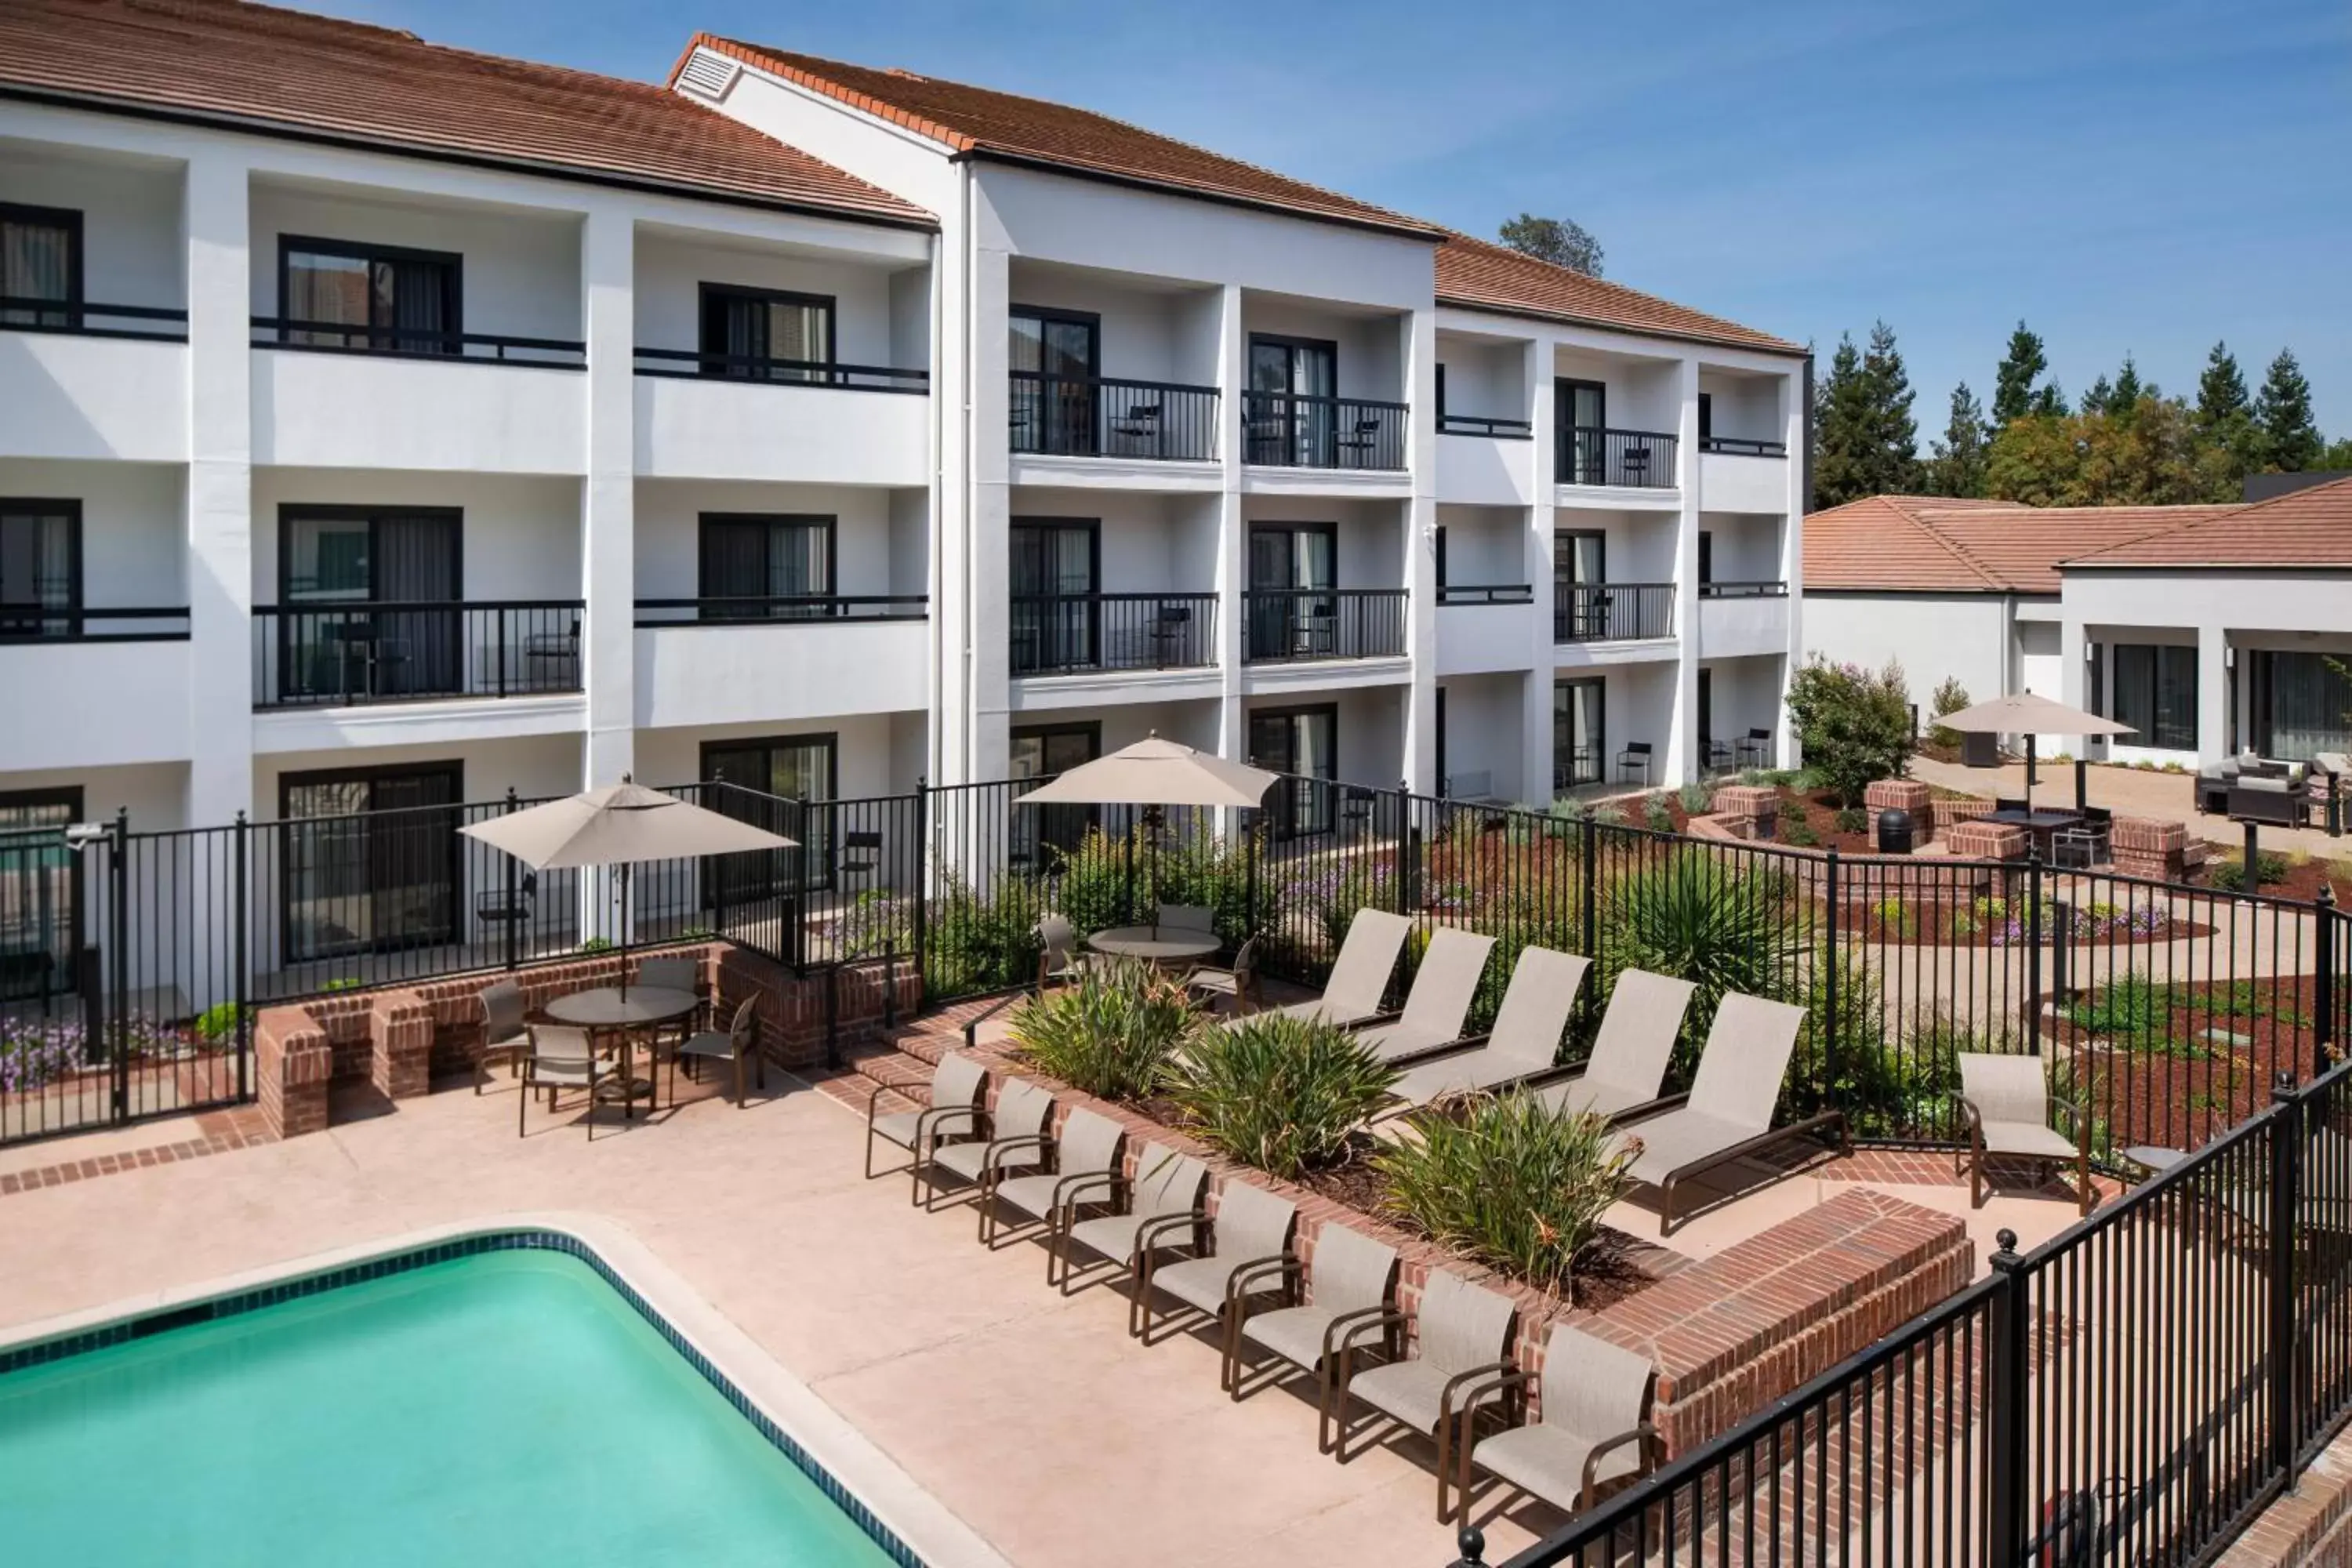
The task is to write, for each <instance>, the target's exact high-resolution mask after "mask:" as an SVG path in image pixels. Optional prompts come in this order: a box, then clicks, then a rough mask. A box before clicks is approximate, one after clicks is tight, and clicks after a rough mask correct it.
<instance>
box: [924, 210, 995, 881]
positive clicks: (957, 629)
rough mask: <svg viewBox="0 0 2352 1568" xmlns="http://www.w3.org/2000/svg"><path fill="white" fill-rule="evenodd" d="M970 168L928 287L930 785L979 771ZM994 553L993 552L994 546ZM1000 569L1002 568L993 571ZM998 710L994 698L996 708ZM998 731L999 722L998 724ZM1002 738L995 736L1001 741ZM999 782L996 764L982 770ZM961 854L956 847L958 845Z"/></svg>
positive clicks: (944, 216) (960, 780)
mask: <svg viewBox="0 0 2352 1568" xmlns="http://www.w3.org/2000/svg"><path fill="white" fill-rule="evenodd" d="M957 191H958V193H959V195H958V199H957V200H956V201H955V202H952V203H950V204H949V208H948V210H947V211H945V212H942V213H941V214H940V239H939V246H938V248H937V250H936V252H935V254H936V255H937V257H938V258H939V265H938V268H936V272H935V276H934V277H933V279H932V284H931V287H932V288H933V289H937V290H938V294H939V313H938V321H939V331H938V332H937V333H936V334H935V335H934V340H933V343H932V351H931V352H932V359H931V409H932V418H933V420H934V421H935V423H936V426H937V429H938V433H939V434H938V439H939V447H940V460H939V473H938V485H937V494H936V496H935V497H934V502H933V504H934V506H935V507H936V509H937V512H936V515H937V518H938V524H937V531H936V532H935V533H934V534H933V536H932V540H931V552H932V559H933V560H934V561H935V562H936V563H937V566H936V571H937V574H938V584H939V586H938V591H937V592H936V593H935V594H934V595H932V598H931V605H930V611H931V617H932V619H933V621H934V622H935V623H936V624H937V626H938V631H937V634H936V639H937V646H938V648H939V665H938V667H937V668H936V670H935V671H934V672H933V692H934V697H933V707H932V710H931V723H932V727H933V730H934V732H935V737H936V738H935V740H934V742H933V747H934V750H935V752H936V756H937V761H938V769H937V771H936V772H935V773H933V774H932V775H931V782H932V783H933V784H969V783H971V782H972V781H973V780H974V779H975V778H976V777H977V776H979V775H976V774H975V773H973V772H972V763H971V736H972V724H973V720H974V698H973V694H972V668H971V654H972V649H973V624H974V618H975V616H978V615H979V614H980V611H981V609H982V606H981V605H979V604H978V603H977V602H976V598H975V595H974V591H973V567H974V562H973V544H972V526H971V517H972V497H973V474H974V469H973V458H974V451H975V448H976V447H977V446H979V445H980V444H982V437H984V436H986V435H987V434H988V432H987V430H986V426H982V425H981V424H979V423H978V421H977V416H976V413H975V404H974V394H975V392H976V391H977V390H978V388H977V385H976V383H975V382H974V380H973V377H974V375H975V374H977V373H976V372H975V370H974V368H973V362H972V349H973V344H974V343H975V342H977V341H979V340H977V339H976V338H975V336H974V331H975V329H974V326H973V321H972V318H973V314H974V310H975V300H974V299H973V295H972V290H971V282H970V279H971V268H972V244H971V223H970V221H969V220H970V216H971V168H970V166H969V165H967V166H965V167H964V168H963V169H962V170H961V173H960V174H959V175H958V178H957ZM994 331H995V333H996V337H997V353H999V355H1002V354H1003V352H1004V351H1003V337H1004V331H1005V328H1004V323H1003V321H1002V320H1001V319H1000V320H998V321H996V322H995V326H994ZM997 363H998V373H999V374H998V378H997V379H998V381H999V382H1000V384H1001V383H1002V381H1003V361H1002V359H1000V360H999V361H998V362H997ZM1003 405H1004V394H1003V390H1002V388H1001V386H1000V389H999V390H998V391H997V393H996V395H995V399H994V402H993V404H992V406H994V407H996V408H998V409H999V410H1000V413H999V415H998V417H997V423H996V430H995V432H994V441H995V444H996V447H997V450H998V453H999V457H998V458H997V461H998V463H999V465H1000V468H999V474H1000V476H1001V475H1002V472H1003V470H1002V467H1001V465H1002V464H1003V456H1002V453H1003V446H1004V441H1005V426H1004V419H1003V414H1002V412H1001V411H1002V409H1003ZM1000 553H1001V552H1000ZM997 571H998V573H999V574H1000V575H1001V574H1002V573H1003V566H1002V565H1001V564H1000V565H999V566H998V568H997ZM1003 616H1004V611H1003V608H1002V607H1000V608H999V609H998V610H997V611H996V612H995V616H994V619H993V620H992V623H991V624H993V625H995V626H996V627H997V631H998V637H999V640H1000V641H1002V639H1003ZM998 705H999V707H1000V708H1001V707H1002V706H1003V704H1002V702H1001V701H1000V703H999V704H998ZM1000 727H1001V726H1000ZM1000 744H1001V742H1000ZM988 776H989V777H991V778H1002V777H1003V776H1004V770H1003V767H1002V766H1000V767H999V768H998V770H997V771H996V772H995V773H992V774H990V775H988ZM959 853H960V851H959Z"/></svg>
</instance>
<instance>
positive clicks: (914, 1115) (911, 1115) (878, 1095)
mask: <svg viewBox="0 0 2352 1568" xmlns="http://www.w3.org/2000/svg"><path fill="white" fill-rule="evenodd" d="M889 1087H890V1086H889V1085H888V1084H883V1083H877V1084H876V1085H875V1086H874V1092H873V1093H871V1094H869V1095H867V1096H866V1180H867V1181H869V1182H870V1181H872V1180H873V1179H874V1178H875V1177H876V1176H877V1175H886V1176H887V1175H889V1174H892V1173H894V1172H896V1171H897V1170H898V1169H899V1168H900V1167H898V1166H895V1165H894V1166H892V1167H891V1169H890V1170H889V1171H881V1172H877V1171H876V1170H875V1169H874V1140H876V1139H877V1138H879V1139H881V1140H882V1141H883V1142H886V1143H896V1144H897V1145H898V1147H899V1148H901V1149H904V1150H905V1151H907V1153H908V1163H907V1165H906V1166H905V1167H904V1168H905V1169H906V1170H907V1171H908V1172H909V1173H910V1175H909V1177H908V1184H907V1201H908V1203H910V1204H911V1203H917V1202H919V1201H920V1200H921V1197H922V1190H923V1167H924V1166H926V1165H928V1164H929V1163H930V1158H931V1152H932V1151H935V1150H936V1149H938V1148H939V1146H940V1138H941V1136H942V1135H943V1134H949V1133H953V1134H957V1135H960V1136H961V1137H963V1138H971V1137H975V1136H977V1135H979V1134H980V1133H981V1132H982V1131H985V1130H986V1128H987V1126H988V1096H987V1091H988V1069H987V1068H983V1067H982V1066H981V1065H980V1064H979V1063H978V1062H976V1061H974V1060H972V1059H971V1058H970V1057H968V1056H965V1055H963V1054H962V1053H961V1052H958V1051H950V1052H949V1053H948V1054H947V1055H945V1056H943V1057H941V1058H940V1060H939V1065H938V1066H936V1067H934V1068H931V1089H930V1104H929V1106H928V1107H927V1108H925V1109H924V1110H901V1111H897V1112H894V1113H893V1114H891V1115H888V1116H877V1115H876V1114H875V1113H874V1111H875V1108H876V1107H877V1105H879V1104H880V1103H881V1100H882V1094H883V1091H884V1090H885V1089H888V1088H889Z"/></svg>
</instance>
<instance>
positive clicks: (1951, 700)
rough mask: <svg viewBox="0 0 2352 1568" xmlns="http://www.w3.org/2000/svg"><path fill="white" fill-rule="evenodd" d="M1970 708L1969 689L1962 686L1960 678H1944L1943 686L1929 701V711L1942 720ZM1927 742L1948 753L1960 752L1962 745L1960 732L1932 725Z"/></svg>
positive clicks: (1954, 676) (1937, 689) (1950, 676)
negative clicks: (1947, 715) (1946, 716)
mask: <svg viewBox="0 0 2352 1568" xmlns="http://www.w3.org/2000/svg"><path fill="white" fill-rule="evenodd" d="M1968 706H1969V689H1968V688H1967V687H1965V686H1962V685H1961V684H1960V678H1959V677H1958V676H1957V675H1948V676H1946V677H1945V678H1944V682H1943V684H1942V685H1940V686H1938V687H1937V688H1936V694H1935V696H1934V697H1932V698H1930V699H1929V700H1928V703H1927V711H1928V712H1929V713H1930V714H1932V715H1934V716H1935V717H1936V718H1938V719H1941V718H1942V717H1943V716H1944V715H1945V714H1947V713H1957V712H1958V711H1959V710H1961V709H1963V708H1966V707H1968ZM1927 742H1928V744H1930V745H1934V746H1941V747H1943V748H1945V749H1946V750H1948V751H1958V749H1959V745H1960V732H1959V731H1958V730H1947V729H1945V728H1944V727H1943V726H1942V725H1941V724H1937V725H1932V726H1930V727H1929V729H1928V731H1927Z"/></svg>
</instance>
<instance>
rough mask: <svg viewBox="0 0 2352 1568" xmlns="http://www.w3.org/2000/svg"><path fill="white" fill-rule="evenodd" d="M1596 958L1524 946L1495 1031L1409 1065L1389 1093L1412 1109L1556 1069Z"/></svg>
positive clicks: (1496, 1020)
mask: <svg viewBox="0 0 2352 1568" xmlns="http://www.w3.org/2000/svg"><path fill="white" fill-rule="evenodd" d="M1591 963H1592V961H1591V959H1589V958H1586V957H1584V956H1583V955H1582V954H1580V953H1572V952H1553V951H1552V950H1551V949H1549V948H1545V947H1523V948H1521V949H1520V950H1519V956H1518V959H1517V962H1516V963H1514V964H1513V965H1512V966H1511V983H1510V984H1509V986H1508V987H1507V988H1506V989H1505V990H1504V992H1503V1005H1502V1006H1501V1008H1500V1009H1499V1010H1497V1011H1496V1014H1495V1027H1494V1029H1493V1031H1492V1032H1491V1033H1489V1034H1486V1035H1485V1036H1483V1037H1477V1038H1475V1039H1472V1040H1469V1041H1465V1045H1466V1046H1467V1047H1469V1048H1467V1049H1465V1050H1460V1051H1453V1052H1449V1053H1447V1054H1445V1055H1444V1056H1441V1057H1437V1058H1433V1059H1432V1060H1429V1061H1425V1062H1423V1063H1422V1064H1421V1065H1420V1066H1418V1067H1415V1068H1410V1069H1409V1070H1408V1071H1407V1072H1406V1073H1405V1075H1404V1076H1403V1077H1402V1078H1401V1079H1397V1081H1396V1082H1395V1083H1393V1084H1391V1085H1390V1086H1389V1093H1390V1094H1391V1095H1392V1096H1394V1097H1395V1098H1396V1099H1397V1100H1400V1101H1402V1103H1403V1105H1404V1106H1406V1107H1408V1108H1411V1107H1417V1106H1423V1105H1429V1104H1432V1103H1433V1102H1435V1101H1437V1100H1446V1099H1452V1098H1454V1097H1456V1096H1459V1095H1465V1094H1476V1093H1480V1092H1482V1091H1491V1090H1494V1089H1503V1088H1506V1087H1508V1086H1510V1085H1513V1084H1518V1083H1525V1082H1526V1081H1528V1079H1532V1078H1535V1077H1538V1075H1541V1074H1544V1073H1548V1072H1549V1071H1551V1070H1552V1063H1553V1061H1554V1060H1555V1059H1556V1058H1558V1057H1559V1039H1560V1036H1562V1035H1563V1034H1565V1033H1566V1032H1567V1030H1568V1019H1569V1015H1570V1014H1571V1013H1573V1012H1574V1011H1575V1010H1576V995H1577V993H1578V992H1579V991H1580V990H1582V989H1583V986H1584V973H1585V971H1586V970H1587V969H1589V968H1590V967H1591ZM1670 1043H1671V1042H1670Z"/></svg>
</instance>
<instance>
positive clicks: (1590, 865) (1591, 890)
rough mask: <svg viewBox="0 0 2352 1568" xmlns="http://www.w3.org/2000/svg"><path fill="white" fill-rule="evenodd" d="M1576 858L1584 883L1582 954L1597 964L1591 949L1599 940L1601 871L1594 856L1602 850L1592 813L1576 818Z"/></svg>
mask: <svg viewBox="0 0 2352 1568" xmlns="http://www.w3.org/2000/svg"><path fill="white" fill-rule="evenodd" d="M1576 838H1577V845H1576V858H1577V861H1578V863H1579V864H1578V872H1577V874H1578V876H1580V878H1581V879H1583V883H1584V886H1583V889H1582V893H1583V900H1582V902H1583V911H1582V915H1581V918H1582V920H1583V922H1584V955H1585V956H1586V957H1587V958H1591V959H1593V960H1595V961H1598V960H1599V959H1600V957H1601V954H1600V953H1599V952H1595V951H1594V948H1595V946H1596V944H1597V943H1598V942H1599V940H1600V931H1601V910H1600V909H1599V908H1598V904H1599V895H1600V890H1601V868H1600V857H1599V855H1598V853H1597V851H1598V850H1599V849H1600V847H1601V825H1600V824H1598V823H1596V822H1594V821H1593V820H1592V814H1591V812H1589V811H1588V812H1586V813H1585V814H1584V815H1583V816H1580V817H1578V818H1577V819H1576Z"/></svg>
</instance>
